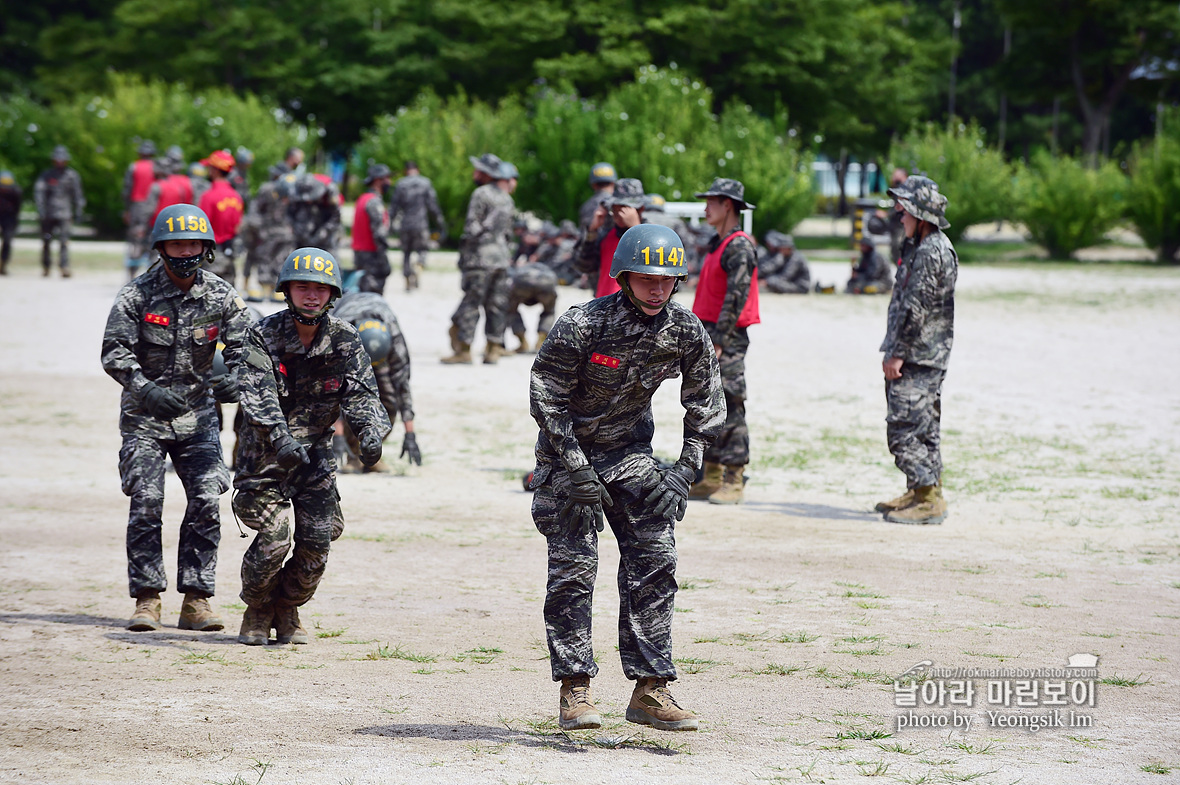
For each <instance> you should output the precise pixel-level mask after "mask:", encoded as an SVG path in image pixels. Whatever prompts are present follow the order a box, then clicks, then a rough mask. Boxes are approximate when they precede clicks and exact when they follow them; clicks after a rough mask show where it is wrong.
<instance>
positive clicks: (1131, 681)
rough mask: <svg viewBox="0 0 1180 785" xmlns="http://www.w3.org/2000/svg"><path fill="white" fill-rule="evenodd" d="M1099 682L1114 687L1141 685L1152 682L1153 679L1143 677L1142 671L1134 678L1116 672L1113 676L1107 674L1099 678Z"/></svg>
mask: <svg viewBox="0 0 1180 785" xmlns="http://www.w3.org/2000/svg"><path fill="white" fill-rule="evenodd" d="M1098 683H1099V684H1109V685H1111V686H1112V687H1141V686H1142V685H1144V684H1150V683H1151V679H1145V678H1143V674H1142V673H1140V674H1139V675H1138V676H1135V677H1133V678H1127V677H1126V676H1119V675H1118V674H1117V673H1116V674H1115V675H1113V676H1107V677H1106V678H1105V679H1099V680H1098Z"/></svg>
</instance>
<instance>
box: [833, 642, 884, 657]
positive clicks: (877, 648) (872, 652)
mask: <svg viewBox="0 0 1180 785" xmlns="http://www.w3.org/2000/svg"><path fill="white" fill-rule="evenodd" d="M832 651H833V652H834V653H836V654H851V655H852V656H853V657H879V656H881V655H882V654H888V653H889V651H888V649H886V648H885V647H884V646H882V645H881V644H880V643H876V644H874V645H873V646H870V647H869V648H867V649H852V648H848V649H832Z"/></svg>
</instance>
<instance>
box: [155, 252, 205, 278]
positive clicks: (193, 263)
mask: <svg viewBox="0 0 1180 785" xmlns="http://www.w3.org/2000/svg"><path fill="white" fill-rule="evenodd" d="M159 250H160V258H161V259H163V260H164V264H166V265H168V269H169V270H171V271H172V274H173V275H175V276H176V277H177V278H192V277H193V276H194V275H196V274H197V268H198V267H200V266H201V262H204V261H206V260H207V261H210V262H212V261H213V249H212V248H209V247H208V246H207V245H206V247H205V250H204V251H202V252H201V253H199V254H197V255H196V256H169V255H168V254H166V253H164V249H163V248H162V247H161V248H160V249H159Z"/></svg>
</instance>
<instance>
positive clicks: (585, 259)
mask: <svg viewBox="0 0 1180 785" xmlns="http://www.w3.org/2000/svg"><path fill="white" fill-rule="evenodd" d="M646 207H647V196H646V195H645V194H644V193H643V183H642V182H641V181H640V180H636V179H635V178H634V177H624V178H623V179H622V180H619V181H618V182H617V183H615V184H614V190H613V192H612V193H611V195H609V196H607V197H604V198H603V200H602V202H601V203H600V204H599V205H598V207H597V208H595V211H594V216H593V217H592V218H591V219H590V224H589V225H588V226H587V227H586V230H585V231H584V232H583V233H582V237H581V239H580V240H579V241H578V247H577V248H576V249H575V250H574V267H575V268H576V269H577V270H578V272H580V273H582V274H583V275H586V276H587V277H588V279H589V280H590V281H591V282H592V284H593V287H594V296H595V297H605V296H606V295H608V294H614V293H615V292H617V291H619V284H618V283H617V282H616V281H615V280H614V279H613V278H611V277H610V275H609V273H610V268H611V264H612V262H611V260H612V259H613V258H614V252H615V248H616V247H618V245H619V241H620V238H622V236H623V233H624V232H626V231H627V230H628V229H630V228H631V227H633V226H638V225H639V224H641V223H647V218H646V217H644V214H643V213H644V210H645V208H646Z"/></svg>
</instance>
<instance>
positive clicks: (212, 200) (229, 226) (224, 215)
mask: <svg viewBox="0 0 1180 785" xmlns="http://www.w3.org/2000/svg"><path fill="white" fill-rule="evenodd" d="M197 207H200V208H201V209H202V210H204V211H205V215H207V216H209V223H210V224H211V225H212V226H213V239H214V240H215V241H217V243H218V244H221V243H225V242H229V241H230V240H232V239H234V237H236V236H237V234H238V224H240V223H241V222H242V197H241V196H240V195H239V194H238V192H237V191H235V190H234V187H233V186H232V185H230V184H229V182H228V181H227V180H214V181H213V184H212V185H211V186H209V190H208V191H206V192H205V193H204V194H202V196H201V203H200V204H199V205H197Z"/></svg>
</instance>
